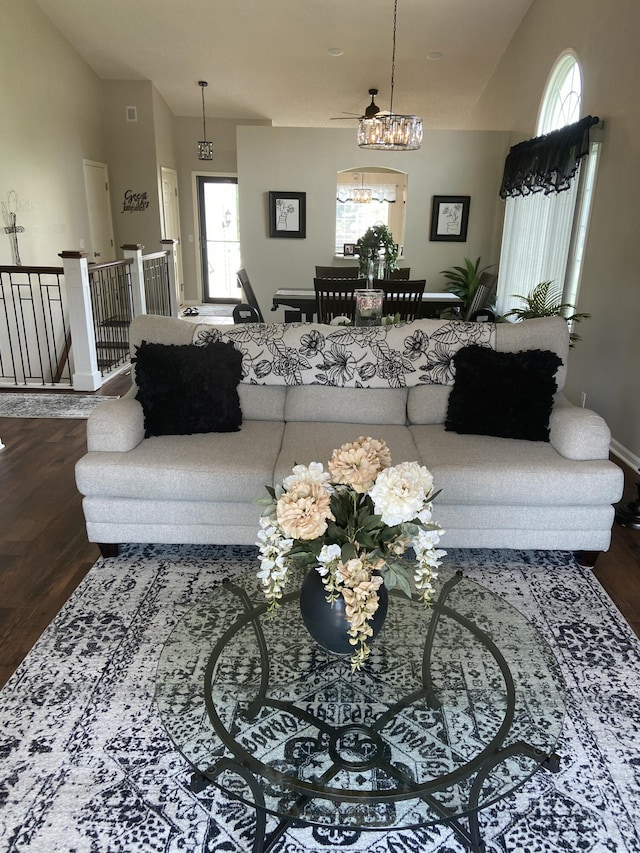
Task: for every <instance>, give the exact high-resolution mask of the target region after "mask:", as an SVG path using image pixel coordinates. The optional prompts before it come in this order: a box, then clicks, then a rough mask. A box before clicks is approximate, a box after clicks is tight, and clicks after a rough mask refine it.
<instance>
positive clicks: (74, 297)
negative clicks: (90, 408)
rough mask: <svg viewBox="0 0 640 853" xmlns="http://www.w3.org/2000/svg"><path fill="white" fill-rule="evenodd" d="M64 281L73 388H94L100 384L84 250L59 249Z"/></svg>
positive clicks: (86, 389)
mask: <svg viewBox="0 0 640 853" xmlns="http://www.w3.org/2000/svg"><path fill="white" fill-rule="evenodd" d="M59 257H61V258H62V267H63V269H64V283H65V289H66V291H67V298H68V300H69V328H70V330H71V345H72V347H73V366H74V368H75V369H74V372H73V376H72V382H73V389H74V391H97V390H98V388H101V387H102V376H101V375H100V371H99V370H98V357H97V354H96V330H95V326H94V324H93V312H92V311H91V294H90V292H89V270H88V267H87V257H88V253H87V252H61V253H60V255H59Z"/></svg>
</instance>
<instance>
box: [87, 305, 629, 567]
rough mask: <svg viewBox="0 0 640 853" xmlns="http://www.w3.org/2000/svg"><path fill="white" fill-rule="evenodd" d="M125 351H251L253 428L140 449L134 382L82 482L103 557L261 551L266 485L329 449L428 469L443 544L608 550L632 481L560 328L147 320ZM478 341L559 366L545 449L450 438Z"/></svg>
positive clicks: (538, 324) (92, 445)
mask: <svg viewBox="0 0 640 853" xmlns="http://www.w3.org/2000/svg"><path fill="white" fill-rule="evenodd" d="M130 340H131V348H132V355H133V356H135V348H136V346H137V345H140V344H141V343H142V342H143V341H146V342H155V343H163V344H191V343H197V344H206V343H207V342H209V341H211V340H223V341H229V340H231V341H233V343H234V345H235V346H236V348H239V349H240V350H241V351H242V353H243V378H242V381H241V383H240V385H239V386H238V392H239V397H240V404H241V408H242V415H243V421H242V427H241V429H240V430H239V431H237V432H228V433H226V432H215V433H207V434H195V435H161V436H154V437H149V438H145V437H144V434H145V428H144V417H143V410H142V407H141V405H140V403H139V402H138V401H137V400H136V399H135V394H136V388H135V384H134V387H133V389H132V391H131V393H130V394H128V395H127V396H126V397H124V398H122V399H119V400H114V401H107V402H105V403H103V404H102V405H101V406H100V407H98V408H97V409H96V410H95V411H94V412H93V413H92V414H91V416H90V418H89V420H88V423H87V446H88V452H87V453H86V455H85V456H83V457H82V458H81V459H80V460H79V461H78V463H77V467H76V482H77V486H78V489H79V491H80V492H81V493H82V495H83V496H84V499H83V509H84V514H85V518H86V525H87V535H88V538H89V540H90V541H92V542H97V543H100V545H101V548H102V549H103V553H113V552H114V550H115V551H116V552H117V547H116V546H117V545H118V544H120V543H131V542H136V543H194V544H195V543H217V544H254V543H255V542H256V534H257V531H258V518H259V515H260V512H261V508H260V507H259V506H258V505H257V504H256V499H257V498H258V497H262V496H263V495H264V487H265V485H266V484H269V485H275V484H277V483H279V482H281V480H282V478H283V477H285V476H286V475H287V474H289V473H290V471H291V468H292V467H293V465H294V464H296V463H308V462H311V461H317V462H323V463H324V464H325V465H326V462H327V460H328V459H329V457H330V456H331V453H332V451H333V449H334V448H336V447H339V446H340V445H341V444H343V443H344V442H346V441H352V440H354V439H355V438H357V437H358V436H361V435H371V436H374V437H379V438H383V439H384V440H385V441H386V442H387V444H388V445H389V448H390V450H391V455H392V464H396V463H399V462H401V461H407V460H419V461H421V462H422V463H423V464H424V465H426V466H427V467H428V468H429V470H430V471H431V472H432V473H433V476H434V479H435V484H436V487H437V488H439V489H441V493H440V495H439V497H438V498H437V501H436V509H435V513H434V515H435V517H436V519H437V520H438V521H439V522H440V524H441V525H442V527H443V528H444V530H445V531H446V534H445V536H443V539H442V545H443V547H462V548H470V547H479V548H536V549H561V550H571V551H580V552H598V551H601V550H606V549H607V548H608V546H609V543H610V536H611V525H612V523H613V509H612V504H613V503H615V502H616V501H618V500H619V499H620V497H621V494H622V485H623V475H622V471H621V470H620V468H619V467H618V466H616V465H615V464H613V463H612V462H610V461H609V441H610V433H609V430H608V428H607V426H606V424H605V422H604V421H603V420H602V418H601V417H599V416H598V415H597V414H595V413H594V412H592V411H590V410H588V409H582V408H578V407H575V406H573V405H571V404H570V403H569V402H568V401H567V400H566V399H565V398H564V397H563V395H562V387H563V385H564V381H565V376H566V363H567V357H568V353H569V349H568V345H569V341H568V333H567V327H566V323H565V322H564V321H563V320H562V319H559V318H549V319H539V320H529V321H525V322H522V323H517V324H510V323H505V324H497V325H494V324H483V323H463V322H460V321H448V322H447V321H438V320H417V321H415V322H413V323H406V324H399V325H397V326H388V327H377V328H375V329H345V328H336V327H333V326H321V325H312V324H290V325H277V324H273V325H261V324H247V325H241V326H219V327H212V326H206V325H194V324H193V323H190V322H187V321H183V320H179V319H175V318H166V317H157V316H151V315H148V316H141V317H138V318H136V319H135V320H134V321H133V323H132V326H131V333H130ZM470 343H471V344H473V343H475V344H480V345H481V346H484V347H489V348H491V349H494V350H496V351H498V352H518V351H522V350H530V349H542V350H551V351H552V352H555V353H557V354H558V355H559V357H560V358H561V359H562V362H563V364H562V366H560V367H559V368H558V370H557V373H556V376H555V379H556V383H557V386H558V392H557V394H556V395H555V399H554V405H553V411H552V414H551V418H550V421H549V427H550V440H549V441H548V442H546V441H527V440H521V439H513V438H497V437H494V436H491V435H473V434H459V433H457V432H452V431H448V430H446V429H445V427H444V421H445V419H446V416H447V405H448V399H449V394H450V393H451V389H452V387H453V383H454V373H453V371H452V366H451V358H452V356H453V355H454V354H455V352H457V351H458V350H459V349H461V348H462V347H463V346H466V345H468V344H470ZM134 383H135V372H134Z"/></svg>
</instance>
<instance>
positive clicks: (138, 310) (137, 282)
mask: <svg viewBox="0 0 640 853" xmlns="http://www.w3.org/2000/svg"><path fill="white" fill-rule="evenodd" d="M121 249H122V252H123V255H124V258H125V260H126V259H128V258H131V262H132V263H131V266H130V267H129V271H130V273H131V299H132V300H133V316H134V317H139V316H140V315H141V314H146V313H147V296H146V294H145V290H144V269H143V267H142V250H143V249H144V246H143V245H142V243H127V244H125V245H124V246H121Z"/></svg>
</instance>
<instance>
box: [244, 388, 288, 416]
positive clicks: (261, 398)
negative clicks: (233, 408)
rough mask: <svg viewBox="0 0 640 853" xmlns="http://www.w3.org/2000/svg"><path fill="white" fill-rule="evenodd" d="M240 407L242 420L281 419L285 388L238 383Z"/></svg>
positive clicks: (285, 395)
mask: <svg viewBox="0 0 640 853" xmlns="http://www.w3.org/2000/svg"><path fill="white" fill-rule="evenodd" d="M238 396H239V397H240V408H241V409H242V418H243V420H249V421H283V420H284V405H285V401H286V399H287V389H286V388H283V387H276V386H275V385H269V386H267V385H252V384H251V383H249V382H241V383H240V384H239V385H238Z"/></svg>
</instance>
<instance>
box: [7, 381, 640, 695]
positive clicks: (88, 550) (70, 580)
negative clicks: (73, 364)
mask: <svg viewBox="0 0 640 853" xmlns="http://www.w3.org/2000/svg"><path fill="white" fill-rule="evenodd" d="M129 387H130V378H129V376H128V375H123V376H120V377H117V378H116V379H115V380H113V381H112V382H110V383H107V384H106V385H105V386H104V388H102V389H101V390H100V391H99V392H97V393H99V394H106V395H110V394H112V395H115V394H124V393H126V391H127V390H128V388H129ZM0 393H5V392H4V391H0ZM8 393H11V392H8ZM85 436H86V421H85V420H70V419H66V418H58V419H56V418H25V419H21V418H0V438H2V441H3V443H4V444H5V449H4V450H2V451H0V520H1V522H0V686H2V685H3V684H5V683H6V681H7V680H8V679H9V677H10V676H11V675H12V673H13V672H14V671H15V669H16V667H17V666H18V665H19V664H20V662H21V661H22V660H23V658H24V657H25V656H26V655H27V654H28V652H29V650H30V649H31V648H32V646H33V645H34V643H35V642H36V641H37V639H38V637H39V636H40V634H41V633H42V632H43V631H44V629H45V628H46V626H47V625H48V624H49V622H51V620H52V619H53V618H54V616H55V615H56V613H58V611H59V610H60V608H61V607H62V606H63V605H64V603H65V602H66V601H67V599H68V598H69V596H70V595H71V594H72V592H73V591H74V590H75V589H76V587H77V586H78V584H79V583H80V582H81V580H82V578H83V577H84V576H85V575H86V573H87V572H88V571H89V569H90V568H91V566H92V565H93V564H94V563H95V561H96V560H97V559H98V558H99V556H100V552H99V550H98V547H97V545H94V544H92V543H90V542H88V541H87V538H86V533H85V528H84V519H83V515H82V503H81V497H80V495H79V494H78V491H77V489H76V485H75V478H74V466H75V463H76V461H77V460H78V459H79V458H80V457H81V456H82V455H83V454H84V452H85V449H86V440H85ZM622 467H623V469H624V471H625V500H631V499H633V498H635V497H636V496H637V489H636V487H635V482H636V481H637V479H638V473H637V472H634V471H632V470H631V469H629V468H624V466H622ZM594 573H595V576H596V577H597V578H598V580H599V581H600V583H601V584H602V586H603V587H604V589H605V590H606V591H607V593H608V594H609V595H610V596H611V598H612V599H613V601H614V602H615V603H616V604H617V606H618V607H619V609H620V610H621V612H622V613H623V615H624V616H625V618H626V619H627V621H628V622H629V624H630V625H631V626H632V628H633V630H634V631H635V632H636V633H637V634H638V635H639V636H640V531H637V530H630V529H628V528H623V527H620V526H618V525H615V526H614V529H613V539H612V543H611V549H610V550H609V551H608V552H607V553H604V554H601V555H600V557H599V559H598V563H597V565H596V567H595V569H594Z"/></svg>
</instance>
